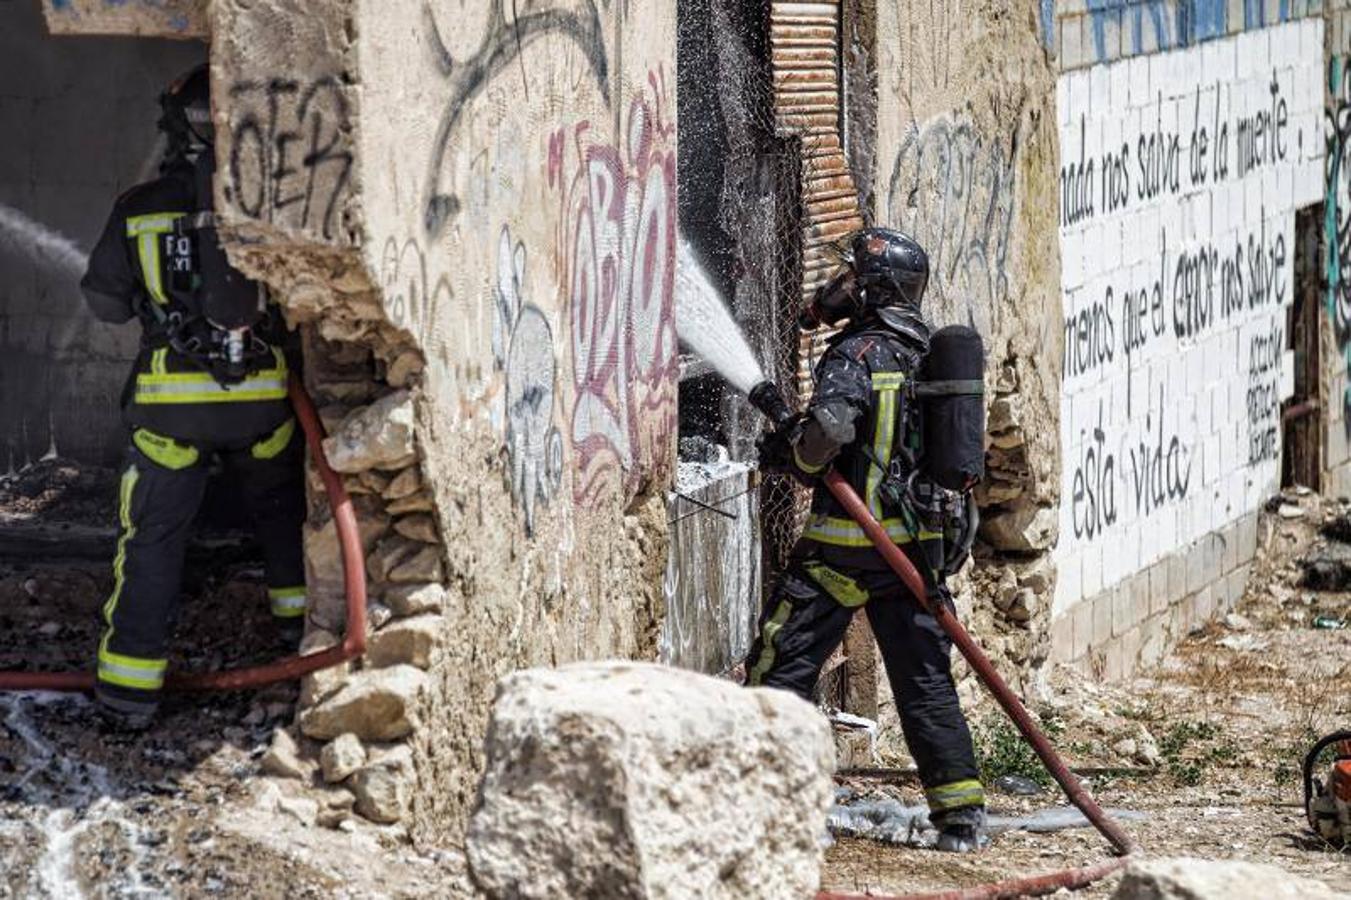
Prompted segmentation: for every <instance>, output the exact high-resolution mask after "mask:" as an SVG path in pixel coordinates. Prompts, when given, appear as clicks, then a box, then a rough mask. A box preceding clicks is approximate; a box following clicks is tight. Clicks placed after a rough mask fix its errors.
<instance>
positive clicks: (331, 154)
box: [299, 78, 352, 236]
mask: <svg viewBox="0 0 1351 900" xmlns="http://www.w3.org/2000/svg"><path fill="white" fill-rule="evenodd" d="M321 92H325V93H328V94H331V95H332V97H333V98H334V102H335V103H336V104H337V105H338V108H339V109H340V110H341V119H340V122H341V123H346V121H347V99H346V97H345V95H344V94H343V93H342V89H341V86H340V85H339V84H338V82H337V81H336V80H335V79H331V78H326V79H322V80H320V81H317V82H315V83H314V84H313V85H311V86H310V89H309V90H308V91H306V93H305V94H304V96H303V97H302V98H301V100H300V109H299V119H300V121H301V122H304V121H306V119H309V121H310V142H309V147H308V149H307V150H306V152H305V157H304V159H303V160H302V163H301V164H302V165H304V167H305V170H306V172H308V173H309V178H308V179H307V180H306V182H305V208H304V210H303V212H302V216H301V218H302V221H306V222H308V221H309V219H310V213H311V211H312V210H313V208H314V196H315V191H316V189H317V187H318V178H319V173H320V172H321V171H323V170H324V169H325V168H326V167H327V168H336V167H341V171H340V172H339V173H338V175H337V182H336V186H335V187H334V189H333V190H332V191H330V192H328V203H327V204H326V205H325V206H324V212H323V218H322V221H323V222H324V234H325V236H327V235H329V231H330V228H331V225H332V223H333V221H334V217H335V214H336V213H337V208H338V201H339V200H340V199H341V197H342V194H343V192H344V191H345V190H346V189H347V186H348V180H349V179H350V178H351V172H352V154H351V153H350V152H348V151H346V150H343V149H342V145H343V140H344V136H343V130H342V127H339V128H334V129H329V130H325V128H324V122H323V118H322V117H321V116H319V115H317V114H315V113H313V112H312V110H317V109H318V105H317V100H318V97H319V96H320V93H321ZM325 138H327V140H328V142H327V143H324V139H325Z"/></svg>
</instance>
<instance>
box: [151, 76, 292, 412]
mask: <svg viewBox="0 0 1351 900" xmlns="http://www.w3.org/2000/svg"><path fill="white" fill-rule="evenodd" d="M160 108H161V110H162V115H161V117H160V120H159V127H160V130H161V131H162V132H164V134H165V136H166V137H167V139H168V152H167V153H166V156H165V162H164V165H163V167H162V169H163V171H164V172H165V173H166V174H169V173H173V172H175V171H177V172H178V173H179V174H180V175H181V176H182V177H191V178H192V180H193V182H194V187H195V196H196V197H197V198H198V203H199V211H197V212H195V213H189V214H187V215H182V216H179V217H177V218H176V219H175V220H174V225H173V231H172V232H170V233H169V234H166V235H164V237H163V240H164V241H165V242H166V246H168V247H170V248H172V251H173V252H172V259H173V263H172V265H171V266H170V267H169V269H170V270H169V272H168V273H167V274H168V282H169V284H168V290H167V291H165V298H166V299H167V300H168V303H165V304H160V303H156V302H154V301H153V300H151V299H150V298H148V297H147V298H144V299H143V301H142V303H141V305H140V310H139V312H140V317H141V320H142V322H143V323H144V324H145V326H146V335H147V342H148V343H149V344H150V345H151V346H156V347H159V346H166V345H167V346H168V347H170V348H171V349H172V350H173V351H174V352H175V353H177V354H179V355H180V356H182V357H184V358H185V359H187V360H188V361H189V362H191V363H192V364H193V365H194V366H196V367H197V368H199V369H201V370H202V371H204V372H206V373H207V374H209V375H210V376H211V377H212V378H214V379H215V380H216V381H217V382H218V383H219V384H220V385H221V386H222V387H225V388H228V387H229V386H231V385H235V384H239V383H240V382H242V381H244V380H245V379H247V378H249V377H250V376H252V375H254V374H256V373H257V372H259V371H261V370H262V369H264V368H266V367H268V366H271V365H274V364H275V357H274V355H273V351H272V348H271V347H270V346H269V345H268V344H267V342H266V341H264V340H262V339H260V338H259V337H258V336H257V334H256V329H257V328H259V327H260V326H263V327H268V326H273V327H275V325H276V323H275V322H274V321H272V320H271V316H270V315H269V312H268V308H267V303H266V296H265V294H264V292H263V288H262V287H261V286H259V285H258V284H256V283H255V282H252V281H250V280H249V279H247V278H245V277H244V275H243V274H241V273H240V272H239V271H238V270H236V269H235V268H234V267H233V266H231V265H230V261H229V259H228V258H227V257H226V255H225V251H224V250H223V249H222V248H221V246H220V239H219V237H218V236H217V233H216V215H215V212H214V211H213V208H212V196H213V195H212V179H213V176H214V174H215V153H214V152H213V144H214V138H215V129H214V126H213V124H212V119H211V95H210V72H209V70H208V68H207V67H206V66H205V65H202V66H198V67H197V68H195V69H193V70H191V71H190V72H188V73H187V74H185V75H184V76H183V77H181V78H179V79H178V80H177V81H175V82H174V83H173V84H172V85H170V86H169V88H168V89H167V90H166V91H165V92H164V93H163V94H162V95H160ZM189 168H190V169H191V173H190V174H189V173H188V172H186V171H183V170H184V169H189Z"/></svg>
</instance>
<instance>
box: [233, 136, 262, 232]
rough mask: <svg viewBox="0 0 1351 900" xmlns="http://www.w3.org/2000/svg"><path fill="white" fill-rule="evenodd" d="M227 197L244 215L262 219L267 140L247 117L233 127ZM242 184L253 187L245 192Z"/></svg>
mask: <svg viewBox="0 0 1351 900" xmlns="http://www.w3.org/2000/svg"><path fill="white" fill-rule="evenodd" d="M230 182H231V185H230V188H229V189H228V190H229V194H230V196H232V197H233V198H234V201H235V203H236V204H237V205H238V206H239V209H240V211H241V212H242V213H244V215H246V216H248V217H249V218H251V219H258V218H262V215H263V206H264V205H265V204H266V203H267V139H266V138H265V137H264V136H263V126H262V125H261V124H260V123H259V122H258V120H257V118H256V117H255V116H252V115H246V116H245V117H244V118H243V119H241V120H240V122H239V124H238V125H236V126H235V131H234V139H233V140H232V141H231V152H230ZM245 185H252V189H251V190H245V189H244V186H245Z"/></svg>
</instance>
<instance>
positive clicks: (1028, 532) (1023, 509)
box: [980, 503, 1057, 551]
mask: <svg viewBox="0 0 1351 900" xmlns="http://www.w3.org/2000/svg"><path fill="white" fill-rule="evenodd" d="M1056 515H1057V514H1056V511H1055V510H1054V509H1051V508H1049V507H1042V506H1033V505H1031V504H1026V503H1024V504H1020V505H1018V506H1016V507H1015V508H1013V509H1010V510H1007V511H1004V512H999V513H995V514H994V515H992V516H991V517H990V518H988V519H986V520H984V521H982V522H981V525H980V536H981V538H982V539H983V540H984V541H985V542H986V543H988V544H990V545H991V546H992V547H994V548H996V549H998V550H1017V551H1029V550H1045V549H1048V548H1049V547H1050V546H1051V544H1053V543H1054V542H1055V536H1056Z"/></svg>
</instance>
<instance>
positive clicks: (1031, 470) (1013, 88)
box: [873, 0, 1060, 671]
mask: <svg viewBox="0 0 1351 900" xmlns="http://www.w3.org/2000/svg"><path fill="white" fill-rule="evenodd" d="M1008 7H1009V4H1007V3H999V2H991V0H957V2H951V3H943V4H930V3H917V2H913V0H879V2H878V4H877V37H876V41H877V50H876V56H877V90H878V98H877V145H876V154H875V158H876V166H877V172H876V178H875V189H874V196H875V209H874V210H873V221H874V222H875V223H876V224H878V225H885V226H890V227H895V228H900V229H902V230H904V231H907V232H909V233H911V234H912V235H914V236H915V237H916V238H918V239H919V241H920V242H921V243H922V244H923V245H924V246H925V248H926V249H927V251H928V253H929V259H930V267H931V278H930V283H929V290H928V293H927V295H926V298H925V301H924V302H925V311H926V313H927V314H928V316H929V318H930V319H931V320H932V321H933V322H934V323H935V324H937V325H947V324H962V325H972V326H974V327H975V328H977V329H978V330H979V331H980V332H981V335H982V336H983V337H984V339H985V342H986V346H987V349H988V363H987V367H986V371H987V373H988V378H987V389H988V392H989V394H990V399H991V405H990V422H989V430H990V432H991V442H992V444H991V446H990V448H989V451H988V455H987V470H988V473H987V478H986V482H985V484H983V485H982V486H981V488H980V489H979V493H978V500H979V502H980V504H981V507H982V517H983V520H984V526H983V528H982V533H981V540H982V542H983V543H984V544H985V545H986V546H987V547H988V548H990V549H991V550H992V551H993V552H994V558H993V559H991V563H992V564H989V565H981V566H976V567H974V570H973V571H974V572H975V575H974V577H975V578H976V579H977V581H978V584H976V585H975V586H974V588H973V593H974V594H978V595H987V596H988V595H994V596H998V597H1001V598H1002V597H1008V598H1010V599H1011V598H1012V597H1014V596H1015V595H1017V594H1018V593H1019V592H1020V591H1025V590H1026V589H1027V588H1029V587H1034V588H1035V590H1037V591H1044V590H1045V588H1046V587H1047V584H1048V582H1047V579H1048V578H1050V577H1051V576H1050V575H1049V566H1048V565H1047V564H1046V558H1045V554H1046V553H1047V552H1048V551H1049V550H1050V548H1051V546H1052V545H1053V543H1054V541H1055V523H1056V513H1055V503H1056V490H1057V485H1056V478H1055V472H1056V462H1057V459H1058V455H1059V450H1058V447H1057V446H1056V438H1055V433H1054V429H1053V428H1047V427H1043V426H1042V425H1038V426H1037V427H1031V423H1050V422H1054V421H1055V420H1056V416H1057V415H1058V410H1059V401H1058V399H1057V396H1058V393H1059V386H1058V383H1057V379H1056V371H1055V369H1054V367H1050V366H1046V365H1044V363H1043V360H1044V358H1045V355H1046V354H1047V353H1056V352H1058V348H1059V344H1060V334H1059V330H1058V329H1057V328H1056V327H1055V322H1056V321H1057V320H1058V318H1059V313H1058V302H1057V299H1056V298H1057V293H1058V291H1057V285H1058V280H1059V277H1058V271H1059V259H1058V256H1057V248H1056V246H1055V242H1054V241H1051V240H1044V239H1041V238H1039V236H1044V235H1049V234H1053V233H1054V231H1055V228H1056V224H1055V206H1054V204H1052V203H1048V202H1047V198H1049V197H1050V196H1052V192H1053V190H1054V178H1055V166H1056V149H1055V147H1056V144H1055V141H1056V134H1055V129H1054V128H1053V121H1054V119H1053V117H1054V110H1053V107H1052V105H1051V100H1052V98H1053V96H1054V85H1055V74H1054V71H1053V69H1052V67H1051V64H1050V61H1049V60H1048V59H1047V57H1046V54H1045V51H1044V47H1043V45H1042V43H1041V40H1040V37H1039V34H1038V32H1037V30H1036V29H1035V28H1033V27H1032V23H1034V22H1035V21H1036V20H1035V12H1036V10H1035V8H1034V6H1033V5H1032V4H1030V3H1028V4H1024V9H1023V11H1024V12H1025V13H1026V15H1025V16H1016V15H1010V14H1009V9H1008ZM1024 596H1026V593H1024ZM1001 603H1002V607H1001V609H1000V610H998V611H995V612H993V613H991V612H990V610H991V609H992V606H991V605H990V604H986V603H978V604H976V608H977V609H979V610H981V611H982V612H981V615H982V616H989V615H992V614H993V615H995V616H996V618H997V619H999V620H1000V621H999V622H998V623H978V627H979V628H981V629H983V630H984V631H985V632H986V633H988V634H991V635H993V634H996V633H1000V634H1006V635H1007V638H1004V637H1001V638H998V640H1000V641H1006V642H1007V645H1006V646H1007V650H1008V655H1009V656H1010V657H1011V658H1013V659H1014V660H1015V661H1016V664H1017V665H1018V667H1019V668H1022V669H1023V670H1024V671H1026V670H1027V669H1028V668H1032V667H1035V666H1036V664H1037V663H1039V662H1040V661H1042V660H1043V659H1044V658H1045V656H1046V652H1047V642H1048V637H1047V634H1046V624H1047V622H1048V620H1049V609H1048V608H1046V607H1045V606H1043V607H1042V608H1040V609H1022V608H1020V610H1019V611H1018V612H1017V613H1015V616H1016V620H1015V619H1014V618H1009V617H1008V616H1007V615H1006V614H1005V613H1004V612H1003V611H1002V610H1003V608H1004V607H1009V606H1010V604H1009V603H1007V602H1003V601H1002V600H1001ZM1029 663H1030V664H1031V665H1030V666H1028V665H1027V664H1029Z"/></svg>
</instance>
